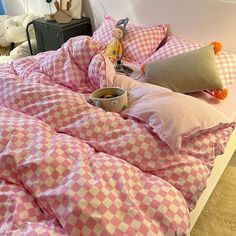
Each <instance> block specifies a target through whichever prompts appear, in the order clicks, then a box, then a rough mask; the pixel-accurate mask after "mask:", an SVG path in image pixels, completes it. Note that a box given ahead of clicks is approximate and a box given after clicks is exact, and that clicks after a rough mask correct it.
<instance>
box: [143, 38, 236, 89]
mask: <svg viewBox="0 0 236 236" xmlns="http://www.w3.org/2000/svg"><path fill="white" fill-rule="evenodd" d="M201 46H202V45H199V44H196V43H192V42H189V41H187V40H184V39H181V38H178V37H176V36H169V37H168V40H167V42H166V44H165V45H164V46H163V47H161V48H160V49H159V50H158V51H156V52H155V53H154V54H153V55H152V56H151V57H149V58H148V59H147V61H146V63H150V62H153V61H156V60H161V59H165V58H168V57H171V56H175V55H178V54H181V53H184V52H188V51H191V50H195V49H198V48H200V47H201ZM146 63H145V64H146ZM216 66H217V69H218V72H219V74H220V77H221V78H222V79H223V81H224V84H225V87H229V86H230V85H231V84H232V83H233V82H234V80H235V79H236V54H234V53H232V52H227V51H224V50H223V51H221V52H220V53H219V55H217V56H216Z"/></svg>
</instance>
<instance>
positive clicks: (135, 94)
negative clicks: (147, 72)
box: [121, 83, 232, 151]
mask: <svg viewBox="0 0 236 236" xmlns="http://www.w3.org/2000/svg"><path fill="white" fill-rule="evenodd" d="M129 92H130V96H129V107H128V108H127V109H125V110H124V111H122V113H121V114H122V115H123V116H125V117H131V118H135V119H138V120H140V121H142V122H144V123H145V125H146V126H147V127H148V128H152V130H153V132H154V133H156V134H157V135H158V136H159V137H160V139H161V140H162V141H163V142H165V143H167V144H168V145H169V146H170V148H172V149H173V150H174V151H177V150H179V149H180V148H181V144H182V141H183V139H184V138H188V137H191V136H193V135H198V134H201V133H204V132H207V131H210V130H212V129H218V128H225V127H228V126H231V125H232V123H230V121H229V119H228V118H227V117H226V116H225V115H223V113H221V112H219V111H218V110H217V109H215V108H213V107H212V106H211V105H209V104H207V103H205V102H202V101H200V100H199V99H197V98H193V97H191V96H188V95H185V94H181V93H174V92H172V91H171V90H169V89H167V88H163V87H159V86H156V85H152V84H147V83H140V84H138V85H136V86H135V87H133V88H132V89H131V90H130V91H129Z"/></svg>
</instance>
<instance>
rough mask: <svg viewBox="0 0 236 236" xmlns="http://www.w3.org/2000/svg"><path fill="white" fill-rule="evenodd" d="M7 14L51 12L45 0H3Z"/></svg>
mask: <svg viewBox="0 0 236 236" xmlns="http://www.w3.org/2000/svg"><path fill="white" fill-rule="evenodd" d="M2 1H3V4H4V7H5V11H6V14H7V15H11V16H14V15H21V14H25V13H35V14H39V15H44V14H46V13H49V6H48V4H47V3H46V1H45V0H2Z"/></svg>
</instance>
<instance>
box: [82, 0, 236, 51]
mask: <svg viewBox="0 0 236 236" xmlns="http://www.w3.org/2000/svg"><path fill="white" fill-rule="evenodd" d="M84 9H85V12H86V14H87V15H89V16H90V17H91V19H92V22H93V25H94V27H95V28H96V27H97V26H98V25H99V24H100V23H101V20H102V18H103V16H104V14H108V15H110V16H112V17H114V18H115V19H117V20H118V19H121V18H124V17H129V18H130V22H131V23H136V24H143V25H150V24H156V23H167V24H169V25H170V31H171V33H172V34H175V35H177V36H180V37H182V38H184V39H188V40H190V41H193V42H196V43H202V44H208V43H209V42H211V41H220V42H222V44H223V48H224V49H226V50H229V51H233V52H236V40H235V39H236V0H145V1H144V0H119V1H117V0H85V1H84Z"/></svg>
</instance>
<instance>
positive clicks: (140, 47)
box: [93, 16, 167, 64]
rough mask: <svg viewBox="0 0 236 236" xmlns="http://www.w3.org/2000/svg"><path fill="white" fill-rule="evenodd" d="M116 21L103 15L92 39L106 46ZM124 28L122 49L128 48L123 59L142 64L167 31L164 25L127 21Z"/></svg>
mask: <svg viewBox="0 0 236 236" xmlns="http://www.w3.org/2000/svg"><path fill="white" fill-rule="evenodd" d="M116 23H117V22H116V21H115V20H114V19H113V18H111V17H110V16H105V17H104V19H103V22H102V25H101V26H100V27H99V28H98V29H97V30H96V31H95V32H94V34H93V39H94V40H95V41H98V42H100V43H103V44H105V45H106V46H107V45H108V43H109V42H110V41H111V40H112V36H111V34H112V29H113V28H114V27H115V25H116ZM126 29H127V34H126V35H125V37H124V38H123V39H122V45H123V49H124V51H125V50H126V48H127V47H128V48H127V50H126V51H125V54H124V57H123V59H124V60H127V61H129V62H132V63H136V64H142V63H143V62H144V61H145V60H147V59H148V57H150V56H151V55H152V54H153V53H154V52H155V51H156V49H157V48H158V46H159V44H160V43H161V41H162V40H163V39H164V37H165V36H166V32H167V27H166V26H165V25H154V26H140V25H132V24H130V23H128V25H127V27H126Z"/></svg>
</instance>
